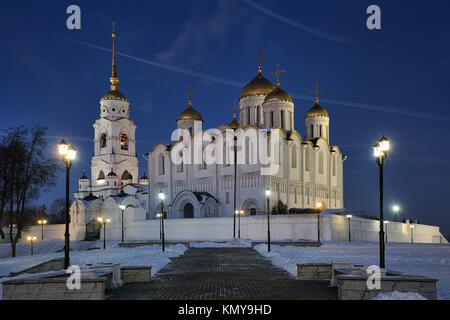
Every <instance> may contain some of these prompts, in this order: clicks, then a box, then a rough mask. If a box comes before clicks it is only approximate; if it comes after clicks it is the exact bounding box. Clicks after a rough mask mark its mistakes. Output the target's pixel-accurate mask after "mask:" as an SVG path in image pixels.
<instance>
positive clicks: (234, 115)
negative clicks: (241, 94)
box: [231, 100, 239, 119]
mask: <svg viewBox="0 0 450 320" xmlns="http://www.w3.org/2000/svg"><path fill="white" fill-rule="evenodd" d="M231 109H232V110H233V118H234V119H236V109H239V106H237V105H236V100H234V101H233V106H232V107H231Z"/></svg>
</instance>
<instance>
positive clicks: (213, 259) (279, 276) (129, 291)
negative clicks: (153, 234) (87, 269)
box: [106, 248, 337, 300]
mask: <svg viewBox="0 0 450 320" xmlns="http://www.w3.org/2000/svg"><path fill="white" fill-rule="evenodd" d="M106 298H107V299H129V300H140V299H152V300H153V299H164V300H239V299H249V300H251V299H255V300H265V299H274V300H308V299H337V290H336V289H333V288H329V287H328V282H327V281H325V282H324V281H298V280H296V279H295V278H293V277H291V276H290V275H289V274H288V273H287V272H286V271H284V270H282V269H280V268H277V267H275V266H274V265H273V264H272V263H271V262H270V261H268V260H267V259H265V258H264V257H263V256H262V255H260V254H259V253H258V252H257V251H255V250H253V249H249V248H192V249H189V250H187V251H186V252H185V253H184V254H183V255H181V256H180V257H178V258H174V259H172V262H170V263H169V264H168V265H167V266H165V267H164V268H163V269H161V270H160V272H159V273H158V274H157V277H156V278H155V279H154V280H153V279H152V282H150V283H142V284H127V285H124V286H122V287H121V288H118V289H114V290H107V292H106Z"/></svg>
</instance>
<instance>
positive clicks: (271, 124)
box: [270, 111, 273, 128]
mask: <svg viewBox="0 0 450 320" xmlns="http://www.w3.org/2000/svg"><path fill="white" fill-rule="evenodd" d="M270 127H272V128H273V111H270Z"/></svg>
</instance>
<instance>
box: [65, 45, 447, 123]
mask: <svg viewBox="0 0 450 320" xmlns="http://www.w3.org/2000/svg"><path fill="white" fill-rule="evenodd" d="M69 40H70V41H73V42H75V43H78V44H81V45H84V46H88V47H91V48H95V49H98V50H102V51H106V52H110V53H111V52H112V50H111V49H108V48H105V47H101V46H97V45H94V44H91V43H88V42H84V41H77V40H72V39H69ZM116 55H119V56H122V57H125V58H128V59H131V60H134V61H138V62H141V63H144V64H147V65H151V66H154V67H157V68H162V69H166V70H170V71H173V72H178V73H183V74H186V75H189V76H192V77H196V78H199V79H203V80H208V81H212V82H216V83H220V84H225V85H228V86H232V87H237V88H242V87H243V86H244V85H245V83H243V82H239V81H234V80H230V79H226V78H222V77H218V76H215V75H211V74H207V73H203V72H198V71H194V70H190V69H187V68H181V67H176V66H172V65H168V64H164V63H160V62H155V61H151V60H147V59H142V58H139V57H135V56H132V55H129V54H125V53H121V52H117V51H116ZM290 95H291V97H292V98H294V99H300V100H305V101H312V100H313V99H312V97H311V96H309V95H305V94H298V93H290ZM320 100H321V101H323V102H326V103H331V104H334V105H337V106H345V107H352V108H358V109H366V110H373V111H380V112H389V113H396V114H403V115H406V116H410V117H416V118H422V119H433V120H440V121H446V122H450V116H447V115H438V114H432V113H426V112H417V111H410V110H408V109H402V108H394V107H390V106H380V105H372V104H366V103H358V102H350V101H344V100H336V99H330V98H325V97H322V98H321V99H320Z"/></svg>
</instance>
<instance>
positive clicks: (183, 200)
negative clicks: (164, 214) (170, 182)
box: [171, 191, 200, 219]
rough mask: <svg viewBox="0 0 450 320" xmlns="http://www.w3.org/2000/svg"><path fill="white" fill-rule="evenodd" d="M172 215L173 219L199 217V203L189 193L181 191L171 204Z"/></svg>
mask: <svg viewBox="0 0 450 320" xmlns="http://www.w3.org/2000/svg"><path fill="white" fill-rule="evenodd" d="M171 212H172V215H173V218H175V219H184V218H198V217H200V203H199V202H198V199H197V197H196V196H195V195H194V193H193V192H191V191H182V192H180V193H179V194H178V195H177V196H176V197H175V199H174V201H173V203H172V210H171Z"/></svg>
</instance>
